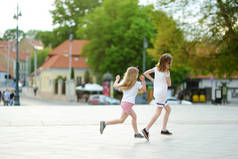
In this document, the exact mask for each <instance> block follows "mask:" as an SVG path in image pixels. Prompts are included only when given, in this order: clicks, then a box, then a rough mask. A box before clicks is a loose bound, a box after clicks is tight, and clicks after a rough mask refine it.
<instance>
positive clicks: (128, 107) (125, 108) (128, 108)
mask: <svg viewBox="0 0 238 159" xmlns="http://www.w3.org/2000/svg"><path fill="white" fill-rule="evenodd" d="M133 105H134V104H133V103H129V102H121V108H122V110H123V112H125V113H127V114H130V113H131V111H132V107H133Z"/></svg>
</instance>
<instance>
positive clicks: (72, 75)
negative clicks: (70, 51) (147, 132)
mask: <svg viewBox="0 0 238 159" xmlns="http://www.w3.org/2000/svg"><path fill="white" fill-rule="evenodd" d="M70 78H71V79H74V68H73V67H72V68H71V73H70Z"/></svg>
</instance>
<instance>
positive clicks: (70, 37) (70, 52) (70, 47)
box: [68, 34, 73, 102]
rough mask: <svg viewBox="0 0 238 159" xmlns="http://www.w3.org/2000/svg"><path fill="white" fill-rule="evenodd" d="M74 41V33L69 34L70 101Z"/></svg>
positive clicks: (69, 95)
mask: <svg viewBox="0 0 238 159" xmlns="http://www.w3.org/2000/svg"><path fill="white" fill-rule="evenodd" d="M72 41H73V34H70V35H69V80H68V101H69V102H70V101H71V91H72V90H71V89H70V88H71V68H72Z"/></svg>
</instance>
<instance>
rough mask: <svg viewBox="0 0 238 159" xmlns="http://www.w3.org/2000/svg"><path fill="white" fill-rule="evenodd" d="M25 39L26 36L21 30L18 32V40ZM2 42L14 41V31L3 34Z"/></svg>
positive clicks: (10, 30) (9, 30)
mask: <svg viewBox="0 0 238 159" xmlns="http://www.w3.org/2000/svg"><path fill="white" fill-rule="evenodd" d="M25 37H26V34H25V33H24V31H22V30H18V39H19V40H20V39H24V38H25ZM2 39H3V40H8V39H9V40H16V29H8V30H6V31H5V32H4V34H3V37H2Z"/></svg>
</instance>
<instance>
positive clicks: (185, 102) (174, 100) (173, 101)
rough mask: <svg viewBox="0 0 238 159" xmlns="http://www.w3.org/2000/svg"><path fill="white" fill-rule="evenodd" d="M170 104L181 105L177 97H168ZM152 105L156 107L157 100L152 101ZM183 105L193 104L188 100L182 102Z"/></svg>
mask: <svg viewBox="0 0 238 159" xmlns="http://www.w3.org/2000/svg"><path fill="white" fill-rule="evenodd" d="M167 100H168V104H171V105H173V104H179V100H178V99H177V98H176V97H168V99H167ZM150 104H153V105H155V104H156V103H155V100H152V101H151V102H150ZM181 104H185V105H186V104H188V105H190V104H193V103H192V102H190V101H187V100H182V103H181Z"/></svg>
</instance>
